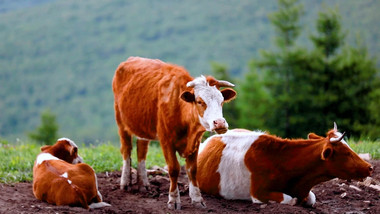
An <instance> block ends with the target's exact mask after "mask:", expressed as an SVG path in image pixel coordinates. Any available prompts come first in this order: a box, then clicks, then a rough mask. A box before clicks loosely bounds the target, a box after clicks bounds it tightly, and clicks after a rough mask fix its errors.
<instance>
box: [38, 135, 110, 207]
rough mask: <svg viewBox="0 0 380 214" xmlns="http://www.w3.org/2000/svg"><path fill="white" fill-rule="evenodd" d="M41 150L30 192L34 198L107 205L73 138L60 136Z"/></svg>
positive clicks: (57, 202) (79, 203)
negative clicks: (51, 144)
mask: <svg viewBox="0 0 380 214" xmlns="http://www.w3.org/2000/svg"><path fill="white" fill-rule="evenodd" d="M41 151H42V152H41V153H40V154H39V155H38V156H37V159H36V161H35V163H34V167H33V194H34V196H35V197H36V198H37V199H39V200H42V201H46V202H48V203H51V204H56V205H70V206H81V207H83V208H86V209H89V208H100V207H104V206H110V205H109V204H107V203H104V202H102V195H101V194H100V192H99V191H98V183H97V180H96V174H95V172H94V170H93V169H92V168H91V167H90V166H89V165H87V164H85V163H82V158H81V157H80V156H79V155H78V147H77V146H76V145H75V143H74V142H73V141H71V140H70V139H67V138H61V139H58V141H57V142H56V143H55V144H54V145H53V146H43V147H41ZM91 203H92V204H91ZM89 204H90V205H89Z"/></svg>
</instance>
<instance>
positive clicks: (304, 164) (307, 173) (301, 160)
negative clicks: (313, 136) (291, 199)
mask: <svg viewBox="0 0 380 214" xmlns="http://www.w3.org/2000/svg"><path fill="white" fill-rule="evenodd" d="M304 142H306V143H304V144H303V145H302V147H298V148H299V149H297V148H295V149H297V155H295V156H294V157H293V159H292V161H291V162H292V163H295V164H294V165H293V170H294V171H295V172H296V173H295V174H294V175H293V178H292V180H293V182H294V189H295V192H297V194H300V195H301V197H306V196H307V194H308V193H309V191H310V190H311V188H312V187H313V186H315V185H317V184H319V183H321V182H324V181H328V180H330V179H332V178H333V177H332V176H329V175H328V173H327V170H326V169H325V167H324V161H323V160H322V159H321V153H322V149H323V145H324V143H325V142H324V141H318V142H309V143H307V140H305V141H304Z"/></svg>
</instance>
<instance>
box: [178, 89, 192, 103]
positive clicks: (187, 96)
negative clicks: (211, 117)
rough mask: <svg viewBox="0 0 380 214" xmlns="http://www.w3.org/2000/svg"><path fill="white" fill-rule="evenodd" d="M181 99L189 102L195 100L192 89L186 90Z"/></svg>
mask: <svg viewBox="0 0 380 214" xmlns="http://www.w3.org/2000/svg"><path fill="white" fill-rule="evenodd" d="M181 99H182V100H184V101H186V102H188V103H192V102H194V101H195V96H194V94H193V93H191V92H190V91H184V92H183V93H182V94H181Z"/></svg>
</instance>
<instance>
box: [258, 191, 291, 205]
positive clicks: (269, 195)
mask: <svg viewBox="0 0 380 214" xmlns="http://www.w3.org/2000/svg"><path fill="white" fill-rule="evenodd" d="M251 199H252V202H253V203H262V202H264V203H267V202H269V201H275V202H277V203H281V204H288V205H291V206H294V205H296V204H297V198H293V197H292V196H290V195H288V194H285V193H282V192H265V191H263V192H260V193H257V194H255V195H252V194H251Z"/></svg>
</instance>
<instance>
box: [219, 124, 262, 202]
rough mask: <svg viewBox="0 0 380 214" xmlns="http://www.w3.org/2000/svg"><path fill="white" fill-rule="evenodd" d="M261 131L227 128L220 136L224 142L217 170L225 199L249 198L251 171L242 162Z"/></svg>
mask: <svg viewBox="0 0 380 214" xmlns="http://www.w3.org/2000/svg"><path fill="white" fill-rule="evenodd" d="M262 134H264V133H263V132H239V131H234V130H229V131H227V132H226V133H225V134H222V135H219V136H221V137H222V142H223V143H224V144H226V146H225V148H224V150H223V152H222V157H221V160H220V163H219V167H218V170H217V172H219V174H220V192H219V193H220V195H221V196H223V197H224V198H226V199H242V200H251V195H250V186H251V173H250V172H249V170H248V168H247V166H246V165H245V163H244V158H245V155H246V153H247V151H248V149H249V148H250V147H251V145H252V143H254V142H255V141H256V140H257V138H259V136H261V135H262Z"/></svg>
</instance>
